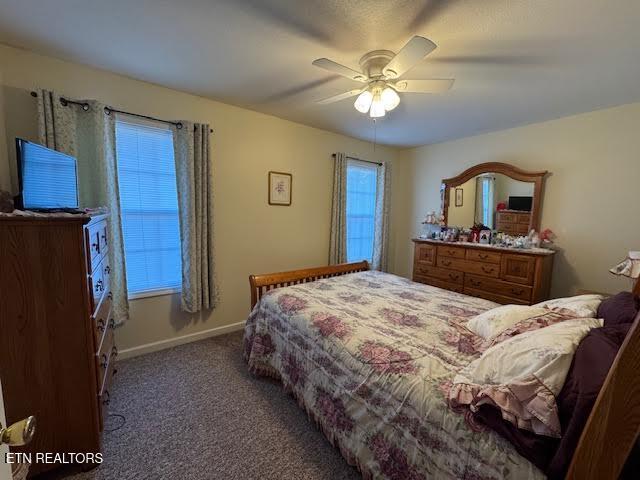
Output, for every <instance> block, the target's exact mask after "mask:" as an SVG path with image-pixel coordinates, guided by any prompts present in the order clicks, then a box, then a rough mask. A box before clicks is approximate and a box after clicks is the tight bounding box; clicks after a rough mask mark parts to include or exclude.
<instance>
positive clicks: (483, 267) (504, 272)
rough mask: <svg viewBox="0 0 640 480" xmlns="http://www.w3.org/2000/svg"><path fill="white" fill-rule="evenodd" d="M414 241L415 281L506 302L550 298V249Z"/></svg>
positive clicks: (520, 302)
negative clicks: (521, 249) (518, 249)
mask: <svg viewBox="0 0 640 480" xmlns="http://www.w3.org/2000/svg"><path fill="white" fill-rule="evenodd" d="M413 242H414V244H415V247H414V257H413V281H415V282H420V283H425V284H429V285H433V286H436V287H440V288H444V289H447V290H452V291H454V292H459V293H465V294H467V295H471V296H474V297H480V298H485V299H487V300H492V301H494V302H497V303H503V304H507V303H517V304H523V305H531V304H534V303H538V302H542V301H544V300H546V299H547V298H548V297H549V289H550V286H551V272H552V267H553V255H554V252H553V251H551V250H535V251H513V250H507V249H501V248H495V247H490V246H479V245H469V244H456V243H444V242H438V241H432V240H420V239H414V240H413Z"/></svg>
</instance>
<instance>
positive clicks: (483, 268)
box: [482, 265, 493, 273]
mask: <svg viewBox="0 0 640 480" xmlns="http://www.w3.org/2000/svg"><path fill="white" fill-rule="evenodd" d="M482 271H483V272H484V273H493V267H485V266H484V265H483V266H482Z"/></svg>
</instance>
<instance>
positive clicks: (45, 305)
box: [0, 214, 118, 475]
mask: <svg viewBox="0 0 640 480" xmlns="http://www.w3.org/2000/svg"><path fill="white" fill-rule="evenodd" d="M108 219H109V217H108V215H98V216H93V217H90V216H87V215H64V214H63V215H60V214H58V215H56V214H47V215H37V214H27V215H24V216H18V215H7V216H0V251H1V252H2V263H1V267H0V268H1V270H0V291H1V292H2V300H1V301H0V331H1V332H2V335H0V374H1V375H2V386H3V390H4V401H5V407H6V415H7V420H8V422H12V421H16V420H19V419H21V418H24V417H27V416H29V415H34V416H35V417H36V419H37V422H38V428H37V432H36V435H35V437H34V439H33V441H32V442H31V444H30V445H28V446H26V447H23V448H21V449H19V450H18V451H23V452H52V453H56V452H59V453H62V452H76V453H81V452H84V453H89V452H92V453H97V452H99V451H100V432H101V431H102V428H103V418H104V416H105V415H106V410H107V406H108V404H109V388H110V384H111V380H112V377H113V375H114V374H115V372H116V370H115V358H116V356H117V354H118V350H117V348H116V346H115V343H114V336H113V329H114V322H113V320H112V319H111V308H110V307H111V293H110V288H109V286H110V283H109V274H110V267H109V258H108V256H107V253H108V229H109V223H108ZM54 466H55V465H53V464H45V463H35V464H33V465H32V467H31V474H32V475H33V474H37V473H40V472H42V471H45V470H47V469H50V468H53V467H54Z"/></svg>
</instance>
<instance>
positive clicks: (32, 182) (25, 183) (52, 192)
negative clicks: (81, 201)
mask: <svg viewBox="0 0 640 480" xmlns="http://www.w3.org/2000/svg"><path fill="white" fill-rule="evenodd" d="M16 151H17V153H18V177H19V180H20V201H19V203H20V204H21V205H20V206H19V208H24V209H27V210H29V209H30V210H39V209H42V210H49V209H51V210H54V209H73V208H78V176H77V167H76V159H75V158H73V157H71V156H69V155H65V154H64V153H61V152H56V151H55V150H51V149H50V148H46V147H43V146H42V145H38V144H37V143H31V142H28V141H26V140H22V139H20V138H17V139H16Z"/></svg>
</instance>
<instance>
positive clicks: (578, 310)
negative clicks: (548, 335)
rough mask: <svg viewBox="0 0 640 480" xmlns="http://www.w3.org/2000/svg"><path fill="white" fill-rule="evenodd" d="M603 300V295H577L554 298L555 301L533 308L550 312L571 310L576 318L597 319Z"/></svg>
mask: <svg viewBox="0 0 640 480" xmlns="http://www.w3.org/2000/svg"><path fill="white" fill-rule="evenodd" d="M603 299H604V296H603V295H596V294H589V295H576V296H574V297H564V298H554V299H553V300H547V301H545V302H540V303H536V304H535V305H533V306H534V307H542V308H548V309H549V310H559V309H564V310H570V311H571V312H573V313H574V314H575V316H576V318H596V315H597V312H598V307H599V306H600V303H601V302H602V300H603Z"/></svg>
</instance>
